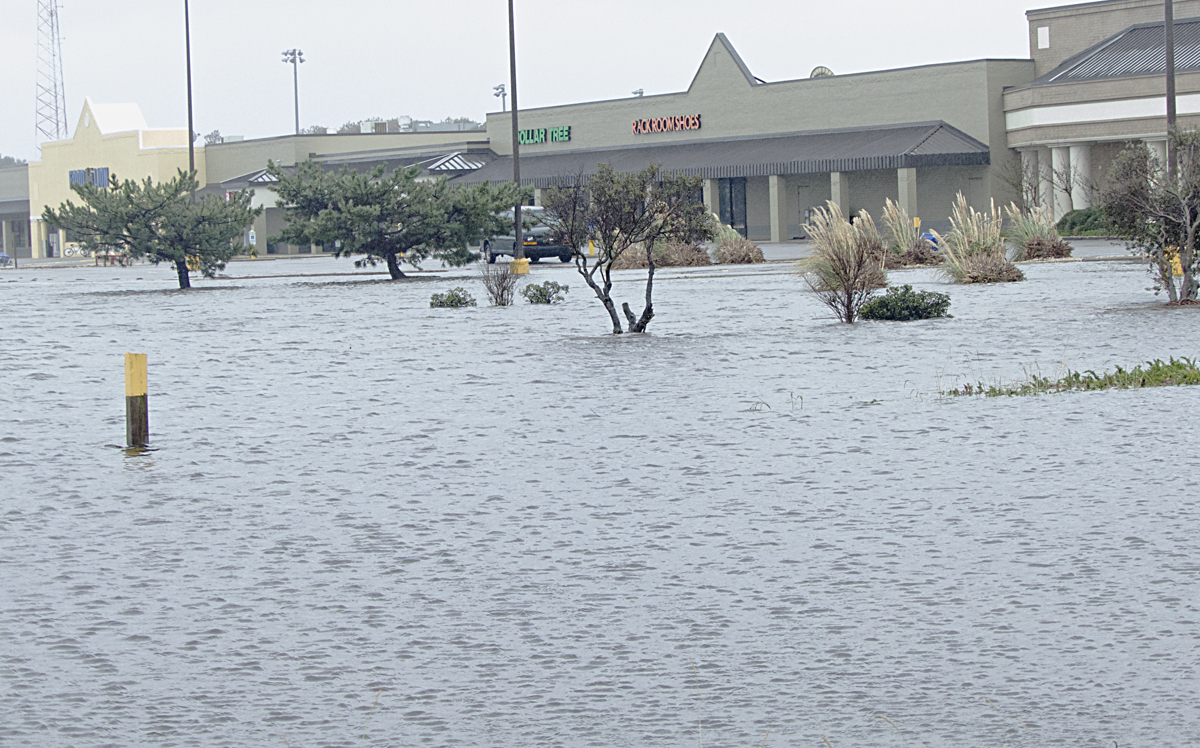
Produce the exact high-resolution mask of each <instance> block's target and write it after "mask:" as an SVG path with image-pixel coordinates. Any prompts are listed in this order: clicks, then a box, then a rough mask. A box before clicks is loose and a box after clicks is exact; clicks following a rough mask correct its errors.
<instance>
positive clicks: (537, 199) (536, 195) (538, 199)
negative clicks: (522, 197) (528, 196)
mask: <svg viewBox="0 0 1200 748" xmlns="http://www.w3.org/2000/svg"><path fill="white" fill-rule="evenodd" d="M533 204H534V205H541V204H542V190H541V188H539V187H534V188H533Z"/></svg>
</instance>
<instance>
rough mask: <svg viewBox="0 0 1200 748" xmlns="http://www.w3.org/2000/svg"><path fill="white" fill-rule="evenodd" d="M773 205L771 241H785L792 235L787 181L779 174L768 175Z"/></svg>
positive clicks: (771, 205)
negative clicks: (789, 232) (788, 223)
mask: <svg viewBox="0 0 1200 748" xmlns="http://www.w3.org/2000/svg"><path fill="white" fill-rule="evenodd" d="M767 187H768V189H769V191H770V207H771V241H773V242H785V241H787V240H788V239H790V238H791V237H789V236H788V230H787V217H788V209H787V202H788V200H787V182H785V181H784V178H783V177H782V176H781V175H779V174H772V175H770V176H769V177H767Z"/></svg>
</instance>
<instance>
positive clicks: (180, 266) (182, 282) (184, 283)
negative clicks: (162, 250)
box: [175, 259, 192, 288]
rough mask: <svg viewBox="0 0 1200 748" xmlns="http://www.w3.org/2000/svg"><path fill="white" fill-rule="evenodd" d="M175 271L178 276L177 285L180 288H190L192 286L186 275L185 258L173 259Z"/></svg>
mask: <svg viewBox="0 0 1200 748" xmlns="http://www.w3.org/2000/svg"><path fill="white" fill-rule="evenodd" d="M175 273H176V274H177V275H178V276H179V287H180V288H191V287H192V279H191V278H190V277H189V276H188V266H187V260H186V259H184V260H176V261H175Z"/></svg>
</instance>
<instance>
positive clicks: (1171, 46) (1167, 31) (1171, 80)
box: [1163, 0, 1175, 177]
mask: <svg viewBox="0 0 1200 748" xmlns="http://www.w3.org/2000/svg"><path fill="white" fill-rule="evenodd" d="M1163 36H1164V40H1163V41H1164V42H1165V46H1166V53H1167V176H1168V177H1174V176H1175V154H1174V153H1172V151H1173V150H1174V148H1172V147H1171V138H1172V137H1174V136H1175V8H1174V7H1173V3H1172V0H1165V1H1164V3H1163Z"/></svg>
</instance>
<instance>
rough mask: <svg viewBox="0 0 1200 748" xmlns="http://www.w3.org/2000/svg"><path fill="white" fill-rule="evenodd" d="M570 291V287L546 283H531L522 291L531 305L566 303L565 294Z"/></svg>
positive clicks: (550, 282) (552, 282)
mask: <svg viewBox="0 0 1200 748" xmlns="http://www.w3.org/2000/svg"><path fill="white" fill-rule="evenodd" d="M570 290H571V287H570V286H564V285H561V284H559V283H555V282H554V281H546V282H545V283H541V284H538V283H530V284H529V285H527V286H525V287H524V288H522V289H521V295H522V296H524V297H525V298H526V299H528V301H529V303H530V304H553V303H555V302H560V301H564V300H565V299H564V297H563V294H565V293H566V292H567V291H570Z"/></svg>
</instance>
